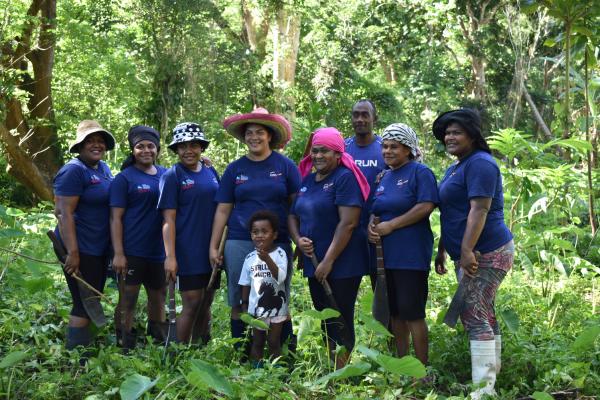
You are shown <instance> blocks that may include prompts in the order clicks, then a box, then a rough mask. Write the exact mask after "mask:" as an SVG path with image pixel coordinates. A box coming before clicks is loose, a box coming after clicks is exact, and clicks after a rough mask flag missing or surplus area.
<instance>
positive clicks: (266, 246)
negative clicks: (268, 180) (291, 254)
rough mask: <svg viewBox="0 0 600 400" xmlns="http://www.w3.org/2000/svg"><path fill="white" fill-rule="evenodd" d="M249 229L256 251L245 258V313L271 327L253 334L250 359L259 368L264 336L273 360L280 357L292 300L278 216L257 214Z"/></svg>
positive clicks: (243, 288)
mask: <svg viewBox="0 0 600 400" xmlns="http://www.w3.org/2000/svg"><path fill="white" fill-rule="evenodd" d="M248 228H249V229H250V237H251V238H252V242H253V243H254V246H255V248H256V250H254V251H253V252H251V253H250V254H248V255H247V256H246V260H245V261H244V266H243V267H242V273H241V275H240V280H239V284H240V285H241V286H242V311H244V312H248V313H249V314H250V315H252V316H253V317H254V318H258V319H260V320H261V321H264V322H265V323H266V324H267V325H268V326H269V331H268V332H265V331H263V330H261V329H258V328H254V329H253V332H252V348H251V350H250V359H251V360H252V361H253V362H254V363H255V364H256V365H259V363H260V361H261V360H262V358H263V353H264V347H265V337H266V340H267V343H268V346H269V353H270V354H271V358H272V359H274V358H276V357H279V356H280V355H281V342H280V336H281V327H282V326H283V323H284V322H285V321H286V320H287V318H288V302H289V297H290V294H289V292H288V290H286V284H285V277H286V276H287V265H288V259H287V256H286V254H285V251H284V250H283V249H282V248H281V247H278V246H276V245H275V244H274V241H275V239H277V232H278V228H279V220H278V218H277V215H276V214H274V213H272V212H270V211H266V210H261V211H257V212H255V213H254V214H252V216H251V217H250V220H249V221H248Z"/></svg>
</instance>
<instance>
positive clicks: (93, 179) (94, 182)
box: [90, 174, 102, 185]
mask: <svg viewBox="0 0 600 400" xmlns="http://www.w3.org/2000/svg"><path fill="white" fill-rule="evenodd" d="M101 182H102V181H101V180H100V178H98V175H96V174H92V176H90V184H91V185H97V184H99V183H101Z"/></svg>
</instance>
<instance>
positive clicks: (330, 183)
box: [323, 182, 333, 192]
mask: <svg viewBox="0 0 600 400" xmlns="http://www.w3.org/2000/svg"><path fill="white" fill-rule="evenodd" d="M332 187H333V182H329V183H326V184H324V185H323V191H324V192H327V191H329V189H331V188H332Z"/></svg>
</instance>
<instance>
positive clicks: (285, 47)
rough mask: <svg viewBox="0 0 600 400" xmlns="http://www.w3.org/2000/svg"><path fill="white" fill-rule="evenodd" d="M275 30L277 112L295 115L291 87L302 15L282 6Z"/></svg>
mask: <svg viewBox="0 0 600 400" xmlns="http://www.w3.org/2000/svg"><path fill="white" fill-rule="evenodd" d="M272 32H273V87H274V89H275V93H274V95H275V102H276V103H275V104H276V111H277V112H286V113H288V114H290V116H292V117H293V116H294V115H295V106H296V104H295V99H294V96H293V94H292V93H290V91H291V89H293V87H294V82H295V78H296V62H297V60H298V49H299V47H300V16H299V15H297V14H294V13H293V12H291V11H289V10H287V9H285V8H284V7H282V8H280V9H279V10H278V11H277V15H276V21H275V24H273V27H272Z"/></svg>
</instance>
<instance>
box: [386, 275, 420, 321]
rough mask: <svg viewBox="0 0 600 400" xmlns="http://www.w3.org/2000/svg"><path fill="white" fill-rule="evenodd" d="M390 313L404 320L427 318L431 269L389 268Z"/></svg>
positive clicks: (387, 278)
mask: <svg viewBox="0 0 600 400" xmlns="http://www.w3.org/2000/svg"><path fill="white" fill-rule="evenodd" d="M385 277H386V281H387V287H388V300H389V304H390V314H391V315H392V316H394V317H397V318H399V319H401V320H404V321H414V320H417V319H424V318H425V306H426V305H427V295H428V293H429V286H428V283H427V279H428V278H429V271H416V270H408V269H387V268H386V270H385Z"/></svg>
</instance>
